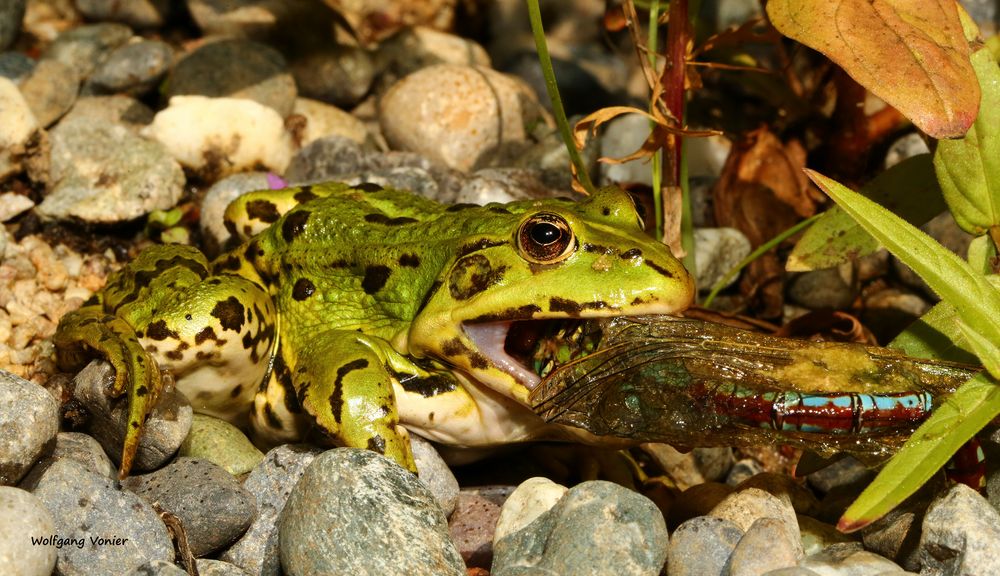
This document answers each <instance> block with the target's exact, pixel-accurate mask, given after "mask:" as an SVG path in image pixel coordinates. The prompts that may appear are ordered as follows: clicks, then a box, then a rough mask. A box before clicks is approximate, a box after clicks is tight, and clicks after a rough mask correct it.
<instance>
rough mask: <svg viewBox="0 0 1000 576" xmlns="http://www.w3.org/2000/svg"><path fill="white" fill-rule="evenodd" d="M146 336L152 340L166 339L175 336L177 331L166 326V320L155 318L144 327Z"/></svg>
mask: <svg viewBox="0 0 1000 576" xmlns="http://www.w3.org/2000/svg"><path fill="white" fill-rule="evenodd" d="M146 337H147V338H150V339H152V340H166V339H167V338H177V332H175V331H173V330H171V329H170V328H167V322H166V320H157V321H156V322H153V323H151V324H150V325H149V326H148V327H146Z"/></svg>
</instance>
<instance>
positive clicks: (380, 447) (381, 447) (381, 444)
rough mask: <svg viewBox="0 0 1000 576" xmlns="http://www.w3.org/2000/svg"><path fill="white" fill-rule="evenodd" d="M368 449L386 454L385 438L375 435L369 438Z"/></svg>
mask: <svg viewBox="0 0 1000 576" xmlns="http://www.w3.org/2000/svg"><path fill="white" fill-rule="evenodd" d="M368 449H369V450H371V451H372V452H378V453H379V454H385V438H383V437H381V436H378V435H375V436H372V437H371V438H369V439H368Z"/></svg>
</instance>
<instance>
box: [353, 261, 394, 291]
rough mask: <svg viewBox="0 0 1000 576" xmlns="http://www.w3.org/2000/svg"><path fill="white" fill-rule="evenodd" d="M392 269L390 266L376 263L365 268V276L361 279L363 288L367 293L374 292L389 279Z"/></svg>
mask: <svg viewBox="0 0 1000 576" xmlns="http://www.w3.org/2000/svg"><path fill="white" fill-rule="evenodd" d="M391 274H392V270H391V269H390V268H389V267H388V266H382V265H375V266H368V267H367V268H365V277H364V278H363V279H362V280H361V288H362V289H363V290H364V291H365V294H374V293H376V292H378V291H379V290H381V289H382V287H383V286H385V283H386V282H388V281H389V276H390V275H391Z"/></svg>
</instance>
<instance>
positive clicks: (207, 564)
mask: <svg viewBox="0 0 1000 576" xmlns="http://www.w3.org/2000/svg"><path fill="white" fill-rule="evenodd" d="M195 564H196V565H197V566H198V574H199V576H246V574H247V573H246V571H245V570H243V569H242V568H240V567H239V566H236V565H235V564H230V563H229V562H223V561H221V560H209V559H208V558H198V560H197V561H196V562H195Z"/></svg>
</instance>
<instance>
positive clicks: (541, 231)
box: [531, 222, 562, 246]
mask: <svg viewBox="0 0 1000 576" xmlns="http://www.w3.org/2000/svg"><path fill="white" fill-rule="evenodd" d="M561 235H562V231H561V230H559V227H558V226H556V225H555V224H550V223H549V222H539V223H538V224H535V225H534V226H532V227H531V239H532V240H534V241H535V242H536V243H538V244H541V245H542V246H547V245H549V244H552V243H553V242H555V241H556V240H558V239H559V236H561Z"/></svg>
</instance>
